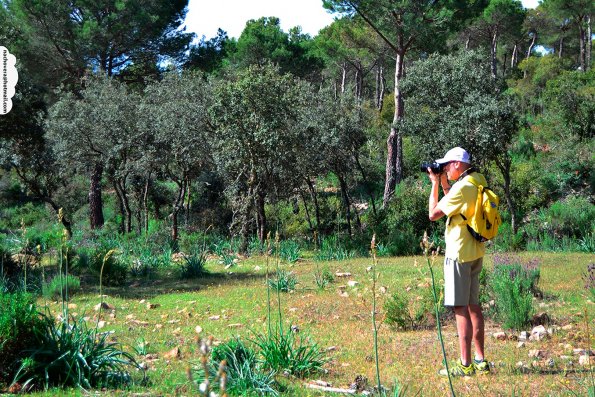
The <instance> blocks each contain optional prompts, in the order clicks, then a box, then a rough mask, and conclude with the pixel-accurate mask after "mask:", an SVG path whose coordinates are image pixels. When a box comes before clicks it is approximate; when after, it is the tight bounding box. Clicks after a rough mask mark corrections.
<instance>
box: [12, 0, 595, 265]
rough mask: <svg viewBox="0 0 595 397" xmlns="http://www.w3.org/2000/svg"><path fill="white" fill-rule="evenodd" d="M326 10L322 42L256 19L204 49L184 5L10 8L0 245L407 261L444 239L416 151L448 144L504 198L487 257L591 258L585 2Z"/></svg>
mask: <svg viewBox="0 0 595 397" xmlns="http://www.w3.org/2000/svg"><path fill="white" fill-rule="evenodd" d="M323 3H324V6H325V7H326V8H327V9H329V10H330V11H332V12H334V14H335V15H336V16H337V19H336V20H335V21H334V22H333V23H332V24H331V25H330V26H328V27H326V28H324V29H323V30H321V31H320V33H319V34H318V35H317V36H315V37H311V36H310V35H307V34H303V33H302V32H301V31H300V28H299V27H296V28H293V29H290V30H289V31H288V32H284V31H283V30H282V29H281V28H280V21H279V20H278V19H277V18H275V17H263V18H260V19H258V20H250V21H248V22H247V23H246V27H245V29H244V30H243V32H242V33H241V35H240V36H239V37H238V39H237V40H236V39H233V38H229V37H228V36H227V34H226V33H225V32H224V31H222V30H220V31H219V32H218V34H217V36H216V37H213V38H210V39H206V38H204V37H203V38H202V39H201V40H198V41H197V40H194V39H195V37H193V34H189V33H186V32H184V31H183V30H181V29H180V26H181V25H182V24H183V20H184V17H185V14H186V12H187V8H186V7H187V1H183V0H177V1H172V2H163V1H156V0H153V1H135V0H130V1H100V2H96V1H93V2H91V1H78V2H46V1H36V0H12V1H3V2H2V7H0V21H1V23H0V43H2V44H3V45H5V46H6V47H7V48H8V49H9V51H10V52H11V53H13V54H15V56H16V58H17V60H18V64H17V68H18V70H19V82H18V85H17V89H16V92H17V93H16V96H15V98H13V100H14V105H13V109H12V111H11V112H10V113H9V114H7V115H5V116H3V117H1V118H0V133H1V137H2V139H1V141H0V162H1V164H2V171H1V174H0V176H1V178H0V203H1V208H2V210H1V215H0V230H1V231H2V235H3V236H4V238H8V237H9V236H10V235H11V234H14V233H15V231H18V230H22V231H26V233H27V242H28V244H29V245H30V248H29V251H30V252H35V251H36V250H37V251H43V250H45V249H48V248H49V247H51V246H52V245H55V241H53V240H55V239H56V238H57V237H56V235H59V234H60V233H57V232H56V231H57V230H58V228H61V227H64V228H65V229H66V230H67V233H68V234H69V237H72V238H73V240H74V241H77V242H82V241H85V240H86V239H93V238H96V237H98V236H102V235H103V236H111V235H114V234H120V235H122V236H128V237H127V238H135V237H134V236H137V237H141V238H142V239H143V240H144V239H150V240H151V241H153V242H156V243H157V245H159V244H161V245H168V246H171V247H173V248H174V249H178V248H179V246H180V242H181V241H182V242H183V241H184V240H187V241H190V240H198V239H199V238H198V237H197V236H202V235H203V234H204V233H207V230H208V233H209V234H210V235H218V236H223V237H225V238H230V237H231V238H234V239H235V241H236V242H237V248H238V251H241V252H244V253H249V252H251V251H254V250H261V249H262V247H263V244H264V240H265V238H266V235H267V233H268V232H269V231H279V233H280V234H281V236H282V238H283V239H294V240H295V241H296V242H298V243H299V244H305V245H320V244H324V243H325V241H326V243H327V244H329V243H330V241H331V240H332V242H333V244H341V245H342V246H343V247H345V249H346V250H347V251H359V253H361V254H363V255H366V254H367V252H366V251H367V248H366V247H367V246H368V243H367V242H369V241H370V238H371V236H372V234H373V233H376V234H377V235H378V240H379V242H380V246H381V247H382V252H383V253H385V254H387V255H409V254H416V253H419V252H420V248H419V245H418V241H419V237H420V235H421V234H423V231H424V230H425V231H428V233H429V234H430V236H431V237H432V239H433V240H434V241H435V242H437V243H440V242H441V239H442V237H441V235H442V231H441V230H442V225H441V223H437V224H432V223H431V222H430V221H429V220H428V218H427V195H428V192H429V182H428V178H427V176H426V175H425V174H424V173H423V172H421V171H420V170H419V166H420V163H421V162H422V161H428V160H432V159H435V158H439V157H441V156H442V155H443V154H444V153H445V152H446V151H447V150H448V149H449V148H451V147H454V146H462V147H464V148H466V149H467V150H468V151H469V152H470V153H471V154H472V156H473V158H474V162H475V164H476V165H477V166H478V167H479V168H480V169H481V171H482V172H484V173H485V174H486V176H487V177H488V180H489V181H490V183H491V184H492V188H493V189H494V190H495V191H496V192H497V193H499V194H500V196H501V198H502V209H503V215H504V216H503V218H504V225H503V226H502V230H501V233H500V237H499V238H498V239H497V240H495V241H494V244H493V248H494V249H497V250H525V249H526V250H551V251H583V252H594V251H595V235H594V230H595V208H594V207H593V178H594V173H593V162H594V158H593V153H595V150H593V149H594V148H593V139H592V138H593V133H594V117H595V116H594V114H595V112H594V110H595V101H594V95H595V91H594V89H595V88H594V87H595V84H594V81H595V78H594V72H593V69H592V68H591V65H592V57H591V48H592V38H593V36H592V32H591V15H592V13H593V8H594V7H595V6H594V4H593V3H592V2H591V1H587V0H568V1H560V0H544V1H543V2H542V3H541V4H540V5H539V6H538V7H537V8H536V9H532V10H526V9H524V8H523V7H522V5H521V3H520V1H514V0H491V1H488V0H477V1H462V0H451V1H446V2H428V3H419V2H416V1H399V2H390V1H383V0H376V1H367V0H358V1H356V0H350V1H347V0H325V1H324V2H323ZM537 46H542V47H543V48H544V49H545V50H546V51H543V52H537V51H536V50H535V49H536V47H537ZM58 214H59V217H58ZM56 219H59V222H60V223H61V225H57V224H56ZM58 238H59V237H58ZM145 241H146V240H145ZM36 247H37V248H36Z"/></svg>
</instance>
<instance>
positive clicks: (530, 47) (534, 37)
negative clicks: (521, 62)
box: [523, 32, 537, 78]
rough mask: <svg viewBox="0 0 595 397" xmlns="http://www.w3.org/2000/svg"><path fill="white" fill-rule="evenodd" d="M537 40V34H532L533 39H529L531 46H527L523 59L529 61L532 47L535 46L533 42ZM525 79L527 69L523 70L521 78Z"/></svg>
mask: <svg viewBox="0 0 595 397" xmlns="http://www.w3.org/2000/svg"><path fill="white" fill-rule="evenodd" d="M536 40H537V32H533V37H532V38H531V44H530V45H529V49H528V50H527V56H526V57H525V59H529V57H530V56H531V53H532V52H533V47H534V46H535V41H536ZM526 77H527V68H526V67H525V70H523V78H526Z"/></svg>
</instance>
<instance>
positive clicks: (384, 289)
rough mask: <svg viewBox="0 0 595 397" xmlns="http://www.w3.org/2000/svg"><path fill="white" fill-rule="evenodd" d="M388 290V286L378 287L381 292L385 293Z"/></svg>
mask: <svg viewBox="0 0 595 397" xmlns="http://www.w3.org/2000/svg"><path fill="white" fill-rule="evenodd" d="M387 292H388V288H386V287H380V293H381V294H386V293H387Z"/></svg>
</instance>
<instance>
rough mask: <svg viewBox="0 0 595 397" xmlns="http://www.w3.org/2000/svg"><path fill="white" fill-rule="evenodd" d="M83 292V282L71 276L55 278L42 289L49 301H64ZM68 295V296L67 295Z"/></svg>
mask: <svg viewBox="0 0 595 397" xmlns="http://www.w3.org/2000/svg"><path fill="white" fill-rule="evenodd" d="M80 290H81V281H80V279H79V278H78V277H76V276H72V275H70V274H68V275H66V276H62V277H60V276H59V275H58V276H56V277H54V278H53V279H52V280H51V281H49V282H47V283H44V284H43V285H42V288H41V292H42V294H43V296H45V297H46V298H48V299H54V300H59V299H64V300H68V299H69V297H71V296H73V295H74V294H76V293H78V292H79V291H80ZM67 294H68V295H67Z"/></svg>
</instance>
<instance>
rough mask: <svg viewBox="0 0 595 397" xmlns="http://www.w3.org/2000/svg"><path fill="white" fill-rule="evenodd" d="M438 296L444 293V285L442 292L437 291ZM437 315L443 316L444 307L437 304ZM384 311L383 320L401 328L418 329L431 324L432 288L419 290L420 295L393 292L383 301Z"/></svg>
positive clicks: (432, 314)
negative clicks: (438, 309)
mask: <svg viewBox="0 0 595 397" xmlns="http://www.w3.org/2000/svg"><path fill="white" fill-rule="evenodd" d="M437 294H438V297H440V296H441V294H442V296H443V295H444V287H442V292H441V291H437ZM439 308H440V311H439V313H438V314H439V316H440V317H443V315H444V314H445V313H446V309H445V308H444V306H443V305H440V304H439ZM384 311H385V312H386V316H385V319H384V321H385V322H386V323H387V324H388V325H391V326H394V327H395V328H400V329H403V330H412V329H420V328H425V327H429V326H432V325H433V324H432V319H434V320H435V317H436V314H435V308H434V297H433V295H432V290H431V287H430V288H426V289H424V290H423V291H421V295H417V296H409V295H408V294H407V293H405V292H403V291H399V292H394V293H393V294H391V295H390V296H389V298H388V299H387V300H386V301H385V303H384Z"/></svg>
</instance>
